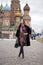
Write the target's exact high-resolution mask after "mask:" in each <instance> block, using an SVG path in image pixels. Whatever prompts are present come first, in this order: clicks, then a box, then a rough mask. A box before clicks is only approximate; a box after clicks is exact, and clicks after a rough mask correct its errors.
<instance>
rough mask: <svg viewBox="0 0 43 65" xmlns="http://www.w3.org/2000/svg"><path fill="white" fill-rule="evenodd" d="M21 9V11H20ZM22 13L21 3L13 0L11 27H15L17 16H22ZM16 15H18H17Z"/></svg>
mask: <svg viewBox="0 0 43 65" xmlns="http://www.w3.org/2000/svg"><path fill="white" fill-rule="evenodd" d="M18 9H19V11H18ZM20 12H21V9H20V1H19V0H12V1H11V15H12V16H11V17H10V18H11V20H10V24H11V26H15V23H16V19H15V17H16V16H17V17H18V16H19V17H20V16H21V14H20ZM15 13H16V14H15Z"/></svg>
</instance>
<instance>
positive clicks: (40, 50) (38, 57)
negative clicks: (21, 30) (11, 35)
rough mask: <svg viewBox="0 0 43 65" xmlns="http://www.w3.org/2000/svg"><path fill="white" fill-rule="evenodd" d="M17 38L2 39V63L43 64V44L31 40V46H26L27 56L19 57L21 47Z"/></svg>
mask: <svg viewBox="0 0 43 65" xmlns="http://www.w3.org/2000/svg"><path fill="white" fill-rule="evenodd" d="M14 44H15V40H0V65H43V44H42V43H40V42H37V41H36V40H33V41H32V40H31V46H29V47H24V53H25V58H24V59H22V57H20V58H18V53H19V48H14Z"/></svg>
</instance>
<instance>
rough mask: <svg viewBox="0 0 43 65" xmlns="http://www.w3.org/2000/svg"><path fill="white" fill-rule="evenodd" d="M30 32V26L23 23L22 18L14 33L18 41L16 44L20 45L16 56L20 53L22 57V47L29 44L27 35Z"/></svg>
mask: <svg viewBox="0 0 43 65" xmlns="http://www.w3.org/2000/svg"><path fill="white" fill-rule="evenodd" d="M30 34H31V28H30V27H28V26H27V25H26V24H25V21H24V20H22V21H21V23H20V25H19V27H18V30H17V33H16V37H17V38H18V42H19V43H18V44H19V46H20V52H19V55H18V57H20V55H21V54H22V58H24V48H23V47H24V46H30V37H29V35H30Z"/></svg>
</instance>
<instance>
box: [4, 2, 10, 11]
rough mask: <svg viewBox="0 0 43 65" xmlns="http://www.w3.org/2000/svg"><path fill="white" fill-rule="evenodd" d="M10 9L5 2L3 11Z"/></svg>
mask: <svg viewBox="0 0 43 65" xmlns="http://www.w3.org/2000/svg"><path fill="white" fill-rule="evenodd" d="M10 10H11V9H10V7H9V6H8V4H7V3H6V5H5V6H4V7H3V11H10Z"/></svg>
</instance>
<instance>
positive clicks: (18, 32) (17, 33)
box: [16, 29, 20, 37]
mask: <svg viewBox="0 0 43 65" xmlns="http://www.w3.org/2000/svg"><path fill="white" fill-rule="evenodd" d="M19 34H20V30H19V29H17V32H16V37H19Z"/></svg>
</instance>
